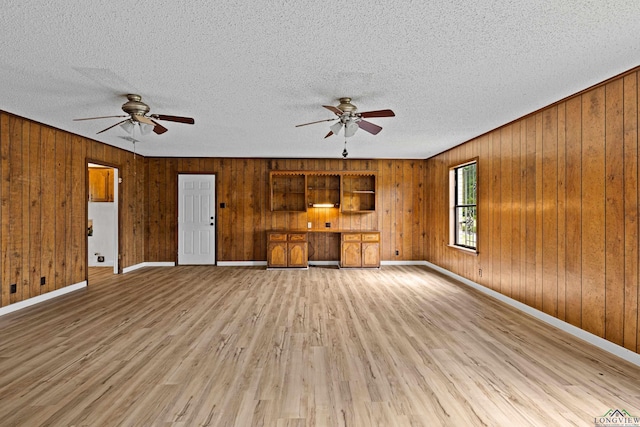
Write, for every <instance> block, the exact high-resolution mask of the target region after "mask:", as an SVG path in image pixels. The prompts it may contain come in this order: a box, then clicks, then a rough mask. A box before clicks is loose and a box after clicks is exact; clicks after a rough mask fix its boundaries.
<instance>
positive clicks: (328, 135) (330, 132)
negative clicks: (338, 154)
mask: <svg viewBox="0 0 640 427" xmlns="http://www.w3.org/2000/svg"><path fill="white" fill-rule="evenodd" d="M331 135H333V131H332V130H330V131H329V133H328V134H326V135H325V136H324V137H325V138H329V137H330V136H331Z"/></svg>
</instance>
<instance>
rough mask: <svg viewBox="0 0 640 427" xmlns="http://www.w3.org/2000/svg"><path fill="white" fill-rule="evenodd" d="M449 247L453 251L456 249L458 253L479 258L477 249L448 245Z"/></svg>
mask: <svg viewBox="0 0 640 427" xmlns="http://www.w3.org/2000/svg"><path fill="white" fill-rule="evenodd" d="M447 246H449V247H450V248H451V249H455V250H457V251H460V252H464V253H465V254H469V255H473V256H478V250H477V249H469V248H463V247H461V246H456V245H447Z"/></svg>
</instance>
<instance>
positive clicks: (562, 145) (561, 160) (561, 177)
mask: <svg viewBox="0 0 640 427" xmlns="http://www.w3.org/2000/svg"><path fill="white" fill-rule="evenodd" d="M565 107H566V104H565V103H564V102H563V103H561V104H560V105H558V129H557V135H558V162H557V163H558V182H557V188H558V201H557V206H558V216H557V218H558V227H557V233H558V237H557V239H558V259H557V263H558V264H557V266H558V268H557V271H558V277H557V280H558V303H557V307H558V313H557V317H558V318H559V319H560V320H565V318H566V298H567V291H566V286H567V283H566V277H565V271H566V256H567V254H566V239H565V236H566V228H565V227H566V222H565V220H566V213H565V210H566V207H565V206H566V164H567V162H566V152H565V150H566V142H565V126H566V122H565Z"/></svg>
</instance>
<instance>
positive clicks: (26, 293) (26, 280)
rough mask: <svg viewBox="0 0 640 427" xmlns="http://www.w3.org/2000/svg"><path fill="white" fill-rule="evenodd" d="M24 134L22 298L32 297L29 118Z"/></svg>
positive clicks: (23, 123) (21, 235) (22, 143)
mask: <svg viewBox="0 0 640 427" xmlns="http://www.w3.org/2000/svg"><path fill="white" fill-rule="evenodd" d="M21 125H22V135H21V138H20V139H21V145H22V171H21V173H20V176H19V177H18V178H19V182H20V187H21V191H22V206H21V207H20V210H21V213H22V230H20V231H18V233H19V236H20V237H21V238H22V244H21V250H22V256H21V258H22V265H20V266H19V268H20V270H21V274H22V282H21V283H18V286H19V287H21V288H22V295H21V296H20V298H21V299H27V298H31V297H32V296H35V295H31V286H30V285H31V284H30V280H31V272H30V271H29V270H30V269H29V267H30V265H29V258H30V254H29V250H30V246H29V244H30V243H31V242H30V238H29V236H30V234H31V222H30V221H29V219H30V215H29V212H30V210H31V209H30V197H29V190H30V185H29V181H30V164H29V158H30V154H31V150H30V141H31V137H30V135H31V132H30V131H31V129H30V123H29V121H27V120H22V123H21Z"/></svg>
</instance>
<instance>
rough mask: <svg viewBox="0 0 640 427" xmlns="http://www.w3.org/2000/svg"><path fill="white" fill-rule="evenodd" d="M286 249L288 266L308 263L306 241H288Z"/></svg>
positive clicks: (300, 265)
mask: <svg viewBox="0 0 640 427" xmlns="http://www.w3.org/2000/svg"><path fill="white" fill-rule="evenodd" d="M288 249H289V259H288V267H307V266H308V265H309V257H308V256H307V242H296V243H292V242H289V243H288Z"/></svg>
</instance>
